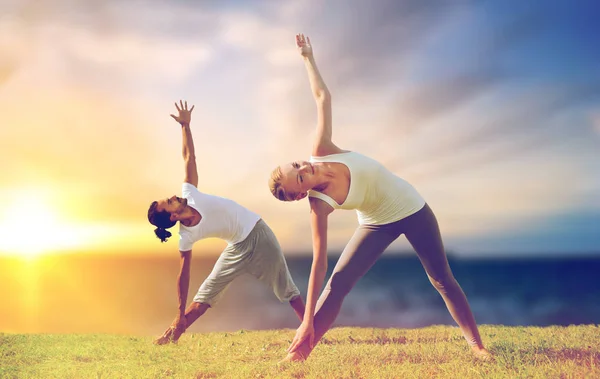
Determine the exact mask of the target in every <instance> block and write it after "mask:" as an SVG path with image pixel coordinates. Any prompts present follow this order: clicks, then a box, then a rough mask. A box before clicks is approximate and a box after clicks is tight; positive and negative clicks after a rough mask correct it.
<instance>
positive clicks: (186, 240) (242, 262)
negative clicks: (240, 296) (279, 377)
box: [148, 101, 304, 345]
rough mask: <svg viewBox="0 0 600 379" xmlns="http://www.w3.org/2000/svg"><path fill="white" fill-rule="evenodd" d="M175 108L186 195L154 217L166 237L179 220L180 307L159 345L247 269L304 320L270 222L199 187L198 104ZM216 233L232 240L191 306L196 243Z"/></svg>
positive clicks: (153, 209)
mask: <svg viewBox="0 0 600 379" xmlns="http://www.w3.org/2000/svg"><path fill="white" fill-rule="evenodd" d="M175 107H176V108H177V110H178V111H179V114H178V115H177V116H175V115H171V117H173V118H174V119H175V120H176V121H177V122H178V123H179V124H180V125H181V131H182V134H183V160H184V162H185V179H184V181H183V186H182V192H183V194H182V197H177V196H172V197H170V198H165V199H161V200H158V201H154V202H153V203H152V204H151V205H150V208H149V209H148V221H150V223H151V224H152V225H155V226H156V227H157V228H156V229H155V230H154V232H155V234H156V236H157V237H158V238H159V239H160V240H161V241H162V242H165V241H166V240H167V238H169V237H170V236H171V233H170V232H169V231H167V229H169V228H171V227H172V226H174V225H175V224H176V223H177V221H179V252H180V255H181V269H180V272H179V276H178V279H177V292H178V297H179V311H178V312H177V316H176V317H175V320H174V321H173V323H172V324H171V326H170V327H169V328H167V330H166V331H165V332H164V334H163V335H162V336H161V337H159V338H158V339H156V340H155V341H154V342H155V343H156V344H159V345H162V344H166V343H168V342H170V341H172V342H177V340H178V339H179V337H180V336H181V334H182V333H183V332H184V331H185V330H186V329H187V328H188V327H189V326H190V325H191V324H192V323H193V322H194V321H196V319H198V317H200V316H202V315H203V314H204V312H206V310H207V309H208V308H210V307H213V306H214V305H215V304H216V303H217V302H218V301H219V299H220V298H221V296H222V295H223V293H224V292H225V290H226V289H227V287H228V286H229V284H230V283H231V282H232V281H233V280H234V279H235V278H236V277H238V276H240V275H242V274H246V273H247V274H250V275H252V276H254V277H256V278H257V279H259V280H260V281H262V282H263V283H265V284H266V285H268V286H270V287H271V288H272V289H273V292H275V295H276V296H277V298H278V299H279V300H280V301H282V302H283V301H289V303H290V305H291V306H292V308H293V309H294V312H295V313H296V315H297V316H298V318H300V321H302V316H303V314H304V302H303V301H302V297H301V296H300V291H298V288H297V287H296V285H295V284H294V282H293V280H292V277H291V275H290V272H289V271H288V267H287V264H286V261H285V258H284V257H283V253H282V251H281V247H280V246H279V242H278V241H277V238H275V235H274V234H273V232H272V231H271V229H270V228H269V226H268V225H267V224H266V223H265V222H264V221H263V220H262V219H261V218H260V216H258V215H257V214H256V213H254V212H251V211H250V210H248V209H246V208H244V207H242V206H241V205H239V204H237V203H235V202H234V201H232V200H229V199H224V198H222V197H218V196H213V195H208V194H205V193H202V192H200V191H198V189H197V188H196V187H197V186H198V172H197V170H196V156H195V152H194V142H193V140H192V132H191V130H190V121H191V114H192V110H193V109H194V107H193V106H192V107H191V108H190V109H188V106H187V101H186V102H185V103H183V102H182V101H180V102H179V105H178V104H177V103H175ZM212 237H216V238H220V239H223V240H225V241H226V242H227V243H228V245H227V247H226V248H225V250H224V251H223V252H222V253H221V256H220V257H219V259H218V260H217V263H216V264H215V266H214V268H213V270H212V272H211V273H210V275H209V276H208V277H207V278H206V280H205V281H204V283H202V285H201V286H200V289H199V291H198V293H197V294H196V296H195V297H194V300H193V302H192V304H191V305H190V306H189V307H188V308H187V309H185V306H186V302H187V295H188V287H189V284H190V265H191V260H192V245H193V244H194V242H196V241H198V240H201V239H203V238H212Z"/></svg>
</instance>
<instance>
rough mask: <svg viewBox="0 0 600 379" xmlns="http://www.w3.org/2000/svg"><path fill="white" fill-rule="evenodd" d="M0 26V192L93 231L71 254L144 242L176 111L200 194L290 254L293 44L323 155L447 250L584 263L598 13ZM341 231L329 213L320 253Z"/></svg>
mask: <svg viewBox="0 0 600 379" xmlns="http://www.w3.org/2000/svg"><path fill="white" fill-rule="evenodd" d="M574 4H576V5H574ZM0 14H2V15H4V16H3V17H1V18H0V48H2V49H3V52H4V54H3V56H5V57H6V59H3V61H2V62H0V106H1V107H2V109H3V112H1V113H0V124H1V125H3V127H2V129H1V131H0V138H2V140H3V141H6V144H5V145H6V147H4V148H3V149H2V151H0V160H2V162H4V165H5V168H4V171H5V175H4V177H3V178H2V180H1V181H0V191H1V192H2V193H3V194H14V193H17V194H18V193H22V192H23V191H22V189H23V188H32V187H33V188H36V189H40V190H43V191H42V192H44V193H48V196H47V200H46V201H47V202H48V203H49V204H51V205H52V206H53V207H54V209H55V211H57V212H60V213H61V215H62V219H63V221H64V224H65V225H66V224H69V225H72V224H77V225H79V226H81V227H84V226H86V225H87V226H89V227H90V228H93V230H94V231H93V232H91V231H89V230H88V231H87V232H83V231H82V232H81V233H83V234H85V236H86V238H84V240H86V241H87V242H86V243H88V244H89V245H90V247H91V246H92V245H93V246H100V245H102V243H106V244H109V245H110V247H111V249H114V250H119V249H121V250H136V249H137V250H140V249H148V248H150V247H152V246H155V245H156V241H155V240H154V237H153V235H152V232H151V229H149V227H148V225H146V221H145V211H146V208H147V206H148V203H149V202H150V201H151V200H153V199H154V198H157V197H164V196H167V195H170V194H173V193H177V192H178V191H179V190H180V182H181V180H182V164H181V161H180V160H181V158H180V135H179V134H178V132H177V130H176V128H174V127H173V125H172V121H171V120H170V119H169V117H168V114H169V113H171V112H172V111H173V110H172V103H173V101H174V100H177V99H179V98H185V99H187V100H188V101H189V102H190V103H194V104H196V111H195V115H194V116H195V119H194V124H193V128H194V129H193V133H194V137H195V141H196V147H197V151H198V154H197V156H198V160H199V162H198V167H199V171H200V185H199V187H200V189H201V190H203V191H205V192H208V193H214V194H218V195H221V196H225V197H229V198H232V199H234V200H236V201H238V202H239V203H241V204H243V205H245V206H247V207H249V208H250V209H252V210H254V211H256V212H258V213H259V214H261V215H262V216H263V218H264V219H265V220H266V221H267V222H268V223H269V224H270V225H271V226H272V227H273V229H274V230H275V232H276V234H277V236H278V237H279V239H280V241H281V244H282V246H283V247H284V249H285V250H286V251H289V252H302V251H304V252H307V251H309V249H310V246H311V243H310V232H309V224H308V213H307V212H308V211H307V209H308V205H307V204H306V203H302V202H301V203H297V204H283V203H279V202H277V201H276V200H275V199H274V198H272V196H271V195H270V193H269V191H268V188H267V185H266V182H267V178H268V176H269V173H270V171H271V170H272V169H273V168H274V167H275V166H277V165H279V164H282V163H286V162H288V161H292V160H298V159H306V158H307V157H308V155H309V153H310V141H311V137H312V132H313V128H314V124H315V120H316V111H315V106H314V103H313V100H312V98H311V95H310V91H309V87H308V81H307V78H306V73H305V71H304V67H303V65H302V62H301V60H300V58H299V57H298V56H297V53H296V51H295V48H294V35H295V33H298V32H303V33H305V34H307V35H309V36H310V37H311V40H312V42H313V45H314V49H315V57H316V59H317V62H318V65H319V67H320V69H321V72H322V74H323V76H324V78H325V80H326V82H327V84H328V86H329V88H330V90H331V92H332V96H333V112H334V141H335V142H336V143H337V144H338V145H339V146H341V147H342V148H345V149H349V150H356V151H359V152H361V153H363V154H366V155H369V156H371V157H373V158H375V159H378V160H379V161H381V162H382V163H384V164H385V165H386V166H387V167H389V168H390V169H392V170H393V171H394V172H396V173H397V174H398V175H400V176H402V177H404V178H406V179H407V180H409V181H410V182H411V183H413V184H414V185H415V186H416V187H417V188H418V189H419V191H420V192H421V193H422V194H423V196H424V197H425V198H426V200H427V201H428V202H429V204H430V205H431V206H432V208H433V209H434V211H435V212H436V214H437V217H438V220H439V222H440V226H441V228H442V233H443V235H444V238H445V242H446V246H447V247H448V248H449V249H451V250H453V251H455V252H456V253H457V254H463V255H466V256H467V255H468V256H470V255H495V254H520V253H541V254H559V253H561V252H567V253H571V252H599V251H600V164H599V161H600V159H599V158H600V65H599V64H598V63H599V62H600V48H598V43H597V38H598V36H599V35H600V25H599V24H598V23H597V19H598V16H599V15H600V5H598V4H597V2H592V1H578V2H576V3H573V2H566V1H546V2H538V1H452V2H446V1H433V0H425V1H422V0H421V1H417V0H410V1H392V0H385V1H377V2H366V1H357V0H351V1H340V0H338V1H328V2H319V1H316V0H302V1H294V2H268V1H263V2H252V1H243V2H242V1H224V2H192V1H161V0H153V1H148V2H141V1H129V2H117V1H88V2H77V1H75V0H55V1H48V2H44V3H43V5H40V4H38V2H35V1H30V2H27V1H24V2H23V1H4V2H2V3H1V4H0ZM5 126H7V127H5ZM3 145H4V144H3ZM11 196H12V195H11ZM5 198H8V199H9V200H8V202H9V204H8V205H9V206H10V205H11V202H15V200H14V197H5ZM8 208H10V209H13V208H11V207H8ZM1 217H4V219H3V220H4V221H3V222H4V223H8V222H9V221H8V220H9V219H10V217H11V216H10V215H9V214H8V213H6V212H5V213H4V214H3V215H2V216H1ZM355 227H356V216H355V214H354V213H353V212H342V214H337V212H336V214H335V215H334V216H333V217H332V220H331V228H330V230H331V236H330V246H331V249H332V250H338V251H339V250H340V249H341V248H343V246H344V244H345V243H346V241H347V240H348V238H349V237H350V236H351V234H352V232H353V230H354V228H355ZM2 237H3V238H4V239H7V238H8V239H11V238H13V239H14V238H17V237H16V236H15V235H13V234H11V235H6V236H2ZM107 241H110V243H109V242H107ZM102 246H104V245H102ZM107 246H108V245H107ZM199 246H200V247H201V248H204V247H205V248H206V249H209V248H213V247H214V248H215V249H218V248H220V247H222V246H221V245H219V243H217V242H214V241H213V242H207V244H205V245H203V244H199ZM394 247H395V248H398V249H404V248H407V247H408V246H407V245H406V243H405V242H403V241H399V242H398V243H397V244H395V245H394ZM157 249H163V250H164V251H170V250H175V249H176V242H175V241H170V244H169V243H168V244H165V245H164V246H158V247H157ZM0 250H2V249H0ZM161 251H162V250H161Z"/></svg>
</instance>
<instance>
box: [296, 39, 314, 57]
mask: <svg viewBox="0 0 600 379" xmlns="http://www.w3.org/2000/svg"><path fill="white" fill-rule="evenodd" d="M296 46H297V47H298V52H299V53H300V55H302V56H303V57H311V56H312V55H313V51H312V45H311V44H310V38H308V37H304V34H296Z"/></svg>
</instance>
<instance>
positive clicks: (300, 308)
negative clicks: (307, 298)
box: [290, 295, 305, 322]
mask: <svg viewBox="0 0 600 379" xmlns="http://www.w3.org/2000/svg"><path fill="white" fill-rule="evenodd" d="M290 305H291V306H292V308H293V309H294V312H295V313H296V316H298V318H299V319H300V322H302V319H304V309H305V308H304V301H303V300H302V296H300V295H298V296H296V297H294V298H292V299H291V300H290Z"/></svg>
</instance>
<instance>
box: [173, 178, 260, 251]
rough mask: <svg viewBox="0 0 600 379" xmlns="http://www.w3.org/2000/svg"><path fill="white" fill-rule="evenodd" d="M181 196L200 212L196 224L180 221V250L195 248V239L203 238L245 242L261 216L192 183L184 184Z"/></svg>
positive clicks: (233, 242)
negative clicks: (198, 220)
mask: <svg viewBox="0 0 600 379" xmlns="http://www.w3.org/2000/svg"><path fill="white" fill-rule="evenodd" d="M181 192H182V197H183V198H185V199H187V204H188V205H189V206H190V207H192V208H194V209H195V210H197V211H198V213H200V215H201V216H202V219H201V220H200V222H199V223H198V224H197V225H194V226H191V227H187V226H184V225H183V224H181V223H179V250H180V251H188V250H192V245H193V244H194V242H196V241H199V240H201V239H204V238H220V239H222V240H225V241H227V243H229V244H230V245H233V244H236V243H238V242H242V241H243V240H244V239H246V237H248V234H250V232H251V231H252V229H253V228H254V226H255V225H256V223H257V222H258V220H260V216H259V215H257V214H256V213H254V212H252V211H250V210H248V209H246V208H244V207H242V206H241V205H239V204H238V203H236V202H235V201H233V200H229V199H225V198H223V197H219V196H214V195H207V194H205V193H202V192H200V191H198V188H196V187H194V186H193V185H191V184H190V183H183V186H182V191H181Z"/></svg>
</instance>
